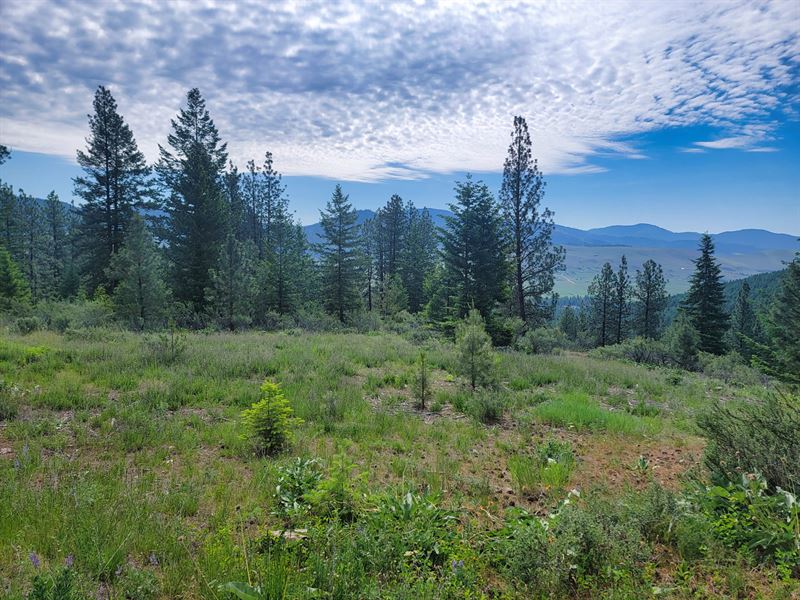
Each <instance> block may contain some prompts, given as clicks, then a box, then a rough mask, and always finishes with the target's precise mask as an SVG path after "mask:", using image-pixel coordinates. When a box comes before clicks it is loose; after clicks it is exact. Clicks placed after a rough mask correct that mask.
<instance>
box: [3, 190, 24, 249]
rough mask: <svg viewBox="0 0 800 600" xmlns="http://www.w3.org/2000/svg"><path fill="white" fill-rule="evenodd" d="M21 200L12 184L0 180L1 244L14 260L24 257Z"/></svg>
mask: <svg viewBox="0 0 800 600" xmlns="http://www.w3.org/2000/svg"><path fill="white" fill-rule="evenodd" d="M21 219H22V215H21V214H20V208H19V201H18V199H17V195H16V194H15V193H14V189H13V188H12V187H11V186H10V185H6V184H5V183H2V182H0V244H2V245H3V246H5V248H6V250H8V252H9V253H10V254H11V256H12V258H13V259H14V260H17V261H19V260H21V259H22V232H21V227H22V224H21Z"/></svg>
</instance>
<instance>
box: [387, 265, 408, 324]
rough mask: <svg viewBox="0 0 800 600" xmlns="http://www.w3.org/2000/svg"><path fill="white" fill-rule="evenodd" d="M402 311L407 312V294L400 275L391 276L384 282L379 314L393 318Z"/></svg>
mask: <svg viewBox="0 0 800 600" xmlns="http://www.w3.org/2000/svg"><path fill="white" fill-rule="evenodd" d="M403 310H408V294H407V293H406V289H405V287H403V281H402V280H401V279H400V275H392V276H390V277H389V278H387V280H386V284H385V292H384V295H383V306H382V307H381V314H383V315H384V316H387V317H393V316H394V315H396V314H397V313H399V312H400V311H403Z"/></svg>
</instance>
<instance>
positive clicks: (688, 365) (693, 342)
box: [664, 313, 700, 371]
mask: <svg viewBox="0 0 800 600" xmlns="http://www.w3.org/2000/svg"><path fill="white" fill-rule="evenodd" d="M664 341H665V343H666V344H667V348H669V352H670V354H671V355H672V359H673V360H674V361H675V363H676V365H677V366H679V367H681V368H683V369H688V370H690V371H693V370H694V369H696V368H697V353H698V350H699V347H700V334H699V333H697V329H695V328H694V326H693V325H692V322H691V320H690V319H689V317H687V316H686V315H685V314H684V313H679V314H678V318H677V319H675V320H674V321H673V322H672V325H670V326H669V328H668V329H667V332H666V334H665V335H664Z"/></svg>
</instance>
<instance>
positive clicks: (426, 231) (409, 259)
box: [401, 204, 438, 313]
mask: <svg viewBox="0 0 800 600" xmlns="http://www.w3.org/2000/svg"><path fill="white" fill-rule="evenodd" d="M407 212H408V221H407V222H408V227H407V232H406V238H405V244H404V245H403V256H402V268H401V275H402V279H403V287H404V288H405V291H406V294H407V295H408V309H409V311H411V312H412V313H416V312H419V311H420V310H422V307H423V306H424V305H425V303H426V302H427V300H428V298H427V296H426V294H425V277H426V276H427V274H428V273H431V272H432V271H433V269H434V267H435V265H436V254H437V251H438V249H437V246H436V227H434V225H433V220H432V219H431V215H430V213H429V212H428V209H426V208H424V209H422V211H421V212H420V211H418V210H417V209H416V208H415V207H414V205H413V204H409V205H408V208H407Z"/></svg>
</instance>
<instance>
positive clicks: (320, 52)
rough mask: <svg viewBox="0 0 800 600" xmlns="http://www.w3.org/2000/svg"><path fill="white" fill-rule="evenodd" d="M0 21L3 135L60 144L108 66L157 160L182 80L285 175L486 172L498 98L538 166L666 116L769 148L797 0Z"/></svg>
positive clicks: (122, 9) (370, 7)
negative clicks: (525, 124)
mask: <svg viewBox="0 0 800 600" xmlns="http://www.w3.org/2000/svg"><path fill="white" fill-rule="evenodd" d="M0 21H1V22H2V23H3V25H2V29H1V30H0V90H2V91H1V92H0V94H2V102H0V119H2V123H0V125H1V127H0V129H1V131H0V135H2V137H3V139H4V143H8V144H11V145H12V146H13V147H15V148H18V149H21V150H29V151H36V152H45V153H52V154H61V155H65V156H73V155H74V152H75V148H77V147H79V146H81V145H82V143H83V138H84V136H85V133H86V123H85V119H86V113H87V112H88V111H89V109H90V108H91V95H92V93H93V91H94V88H95V87H96V86H97V85H98V84H104V85H108V86H110V88H111V89H112V91H113V93H114V94H115V96H116V97H117V100H118V102H119V104H120V107H121V110H122V112H123V114H124V115H125V116H126V118H127V119H128V121H129V122H130V124H131V125H132V127H133V130H134V132H135V134H136V137H137V139H138V141H139V144H140V146H141V147H142V149H143V150H144V151H145V153H146V154H147V155H148V157H149V158H150V159H154V158H155V157H156V155H157V152H156V148H157V144H158V143H159V142H163V140H164V138H165V136H166V133H167V131H168V128H169V120H170V118H171V117H172V116H173V115H174V114H175V112H176V110H177V109H178V107H179V106H180V104H181V103H182V101H183V98H184V95H185V93H186V90H187V89H188V88H190V87H193V86H197V87H200V89H201V91H202V92H203V94H204V95H205V96H206V98H207V100H208V103H209V107H210V109H211V111H212V116H213V117H214V118H215V120H216V121H217V125H218V126H219V128H220V130H221V132H222V134H223V137H224V138H225V139H226V140H227V141H228V142H229V148H230V149H231V153H232V157H233V158H234V160H236V161H237V162H243V161H244V160H245V159H246V158H248V157H251V156H253V157H257V156H260V155H261V154H262V153H263V151H264V150H265V149H270V150H272V151H273V152H274V153H275V155H276V158H277V159H278V161H279V164H280V168H281V169H282V170H283V171H284V172H285V173H287V174H290V175H320V176H327V177H335V178H340V179H350V180H375V179H385V178H415V177H424V176H425V175H426V174H427V173H429V172H449V171H454V170H459V171H461V170H477V171H482V170H490V171H496V170H498V169H500V168H501V166H502V165H501V163H500V161H501V160H502V157H503V155H504V153H505V147H506V144H507V141H508V132H509V129H510V124H511V118H512V116H513V115H514V114H523V115H525V116H527V117H528V121H529V123H530V125H531V128H532V132H533V135H534V143H535V145H536V153H537V155H538V156H539V157H540V160H541V163H542V165H543V167H544V169H545V170H546V171H547V172H550V173H554V172H557V173H583V172H592V171H596V170H598V167H597V166H596V165H594V164H593V162H592V160H593V158H594V157H596V156H601V155H609V154H611V155H622V156H629V157H631V158H639V157H641V154H640V153H639V151H637V149H636V148H635V147H633V146H631V145H629V144H625V143H621V142H619V141H618V140H619V139H623V138H624V137H625V136H630V135H635V134H637V133H643V132H647V131H649V130H653V129H658V128H662V127H669V126H682V125H698V124H702V125H709V126H712V127H714V128H716V130H718V131H719V132H720V136H719V139H717V140H708V141H704V140H698V144H697V150H698V151H699V150H701V149H704V150H707V151H709V150H714V149H719V148H737V149H742V150H751V151H752V150H761V151H766V150H769V149H771V148H770V147H769V146H768V142H769V141H770V140H771V139H772V133H773V131H774V129H775V123H776V120H777V119H779V117H778V116H776V115H779V114H780V112H781V111H782V110H784V109H785V107H789V106H792V105H793V104H794V103H795V102H796V97H795V96H794V95H793V94H794V93H796V81H795V79H794V78H795V77H796V74H797V70H798V61H800V36H798V35H797V32H798V30H800V9H798V4H797V2H796V0H786V1H776V2H754V1H751V0H742V1H736V0H726V1H725V2H721V3H713V2H697V1H696V0H691V1H689V2H682V1H678V0H673V1H670V2H641V1H632V2H624V1H611V2H588V1H587V2H575V3H569V2H565V3H559V4H557V5H556V4H554V3H550V2H541V3H535V4H529V3H517V2H510V1H509V2H486V3H482V4H478V3H475V2H472V1H470V2H433V1H431V2H427V1H426V2H416V3H397V4H387V3H383V2H381V3H371V2H363V3H332V2H285V3H279V2H274V1H272V2H261V1H258V2H255V1H253V2H250V1H244V0H242V1H238V2H233V1H229V0H222V1H219V2H211V1H197V0H193V1H191V2H183V1H179V0H172V1H169V2H166V1H163V0H153V1H152V2H147V1H144V0H140V1H133V0H130V1H125V2H115V1H113V0H79V1H68V0H64V1H59V2H43V1H33V0H4V1H3V2H2V3H0ZM793 89H794V92H793V91H792V90H793Z"/></svg>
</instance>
